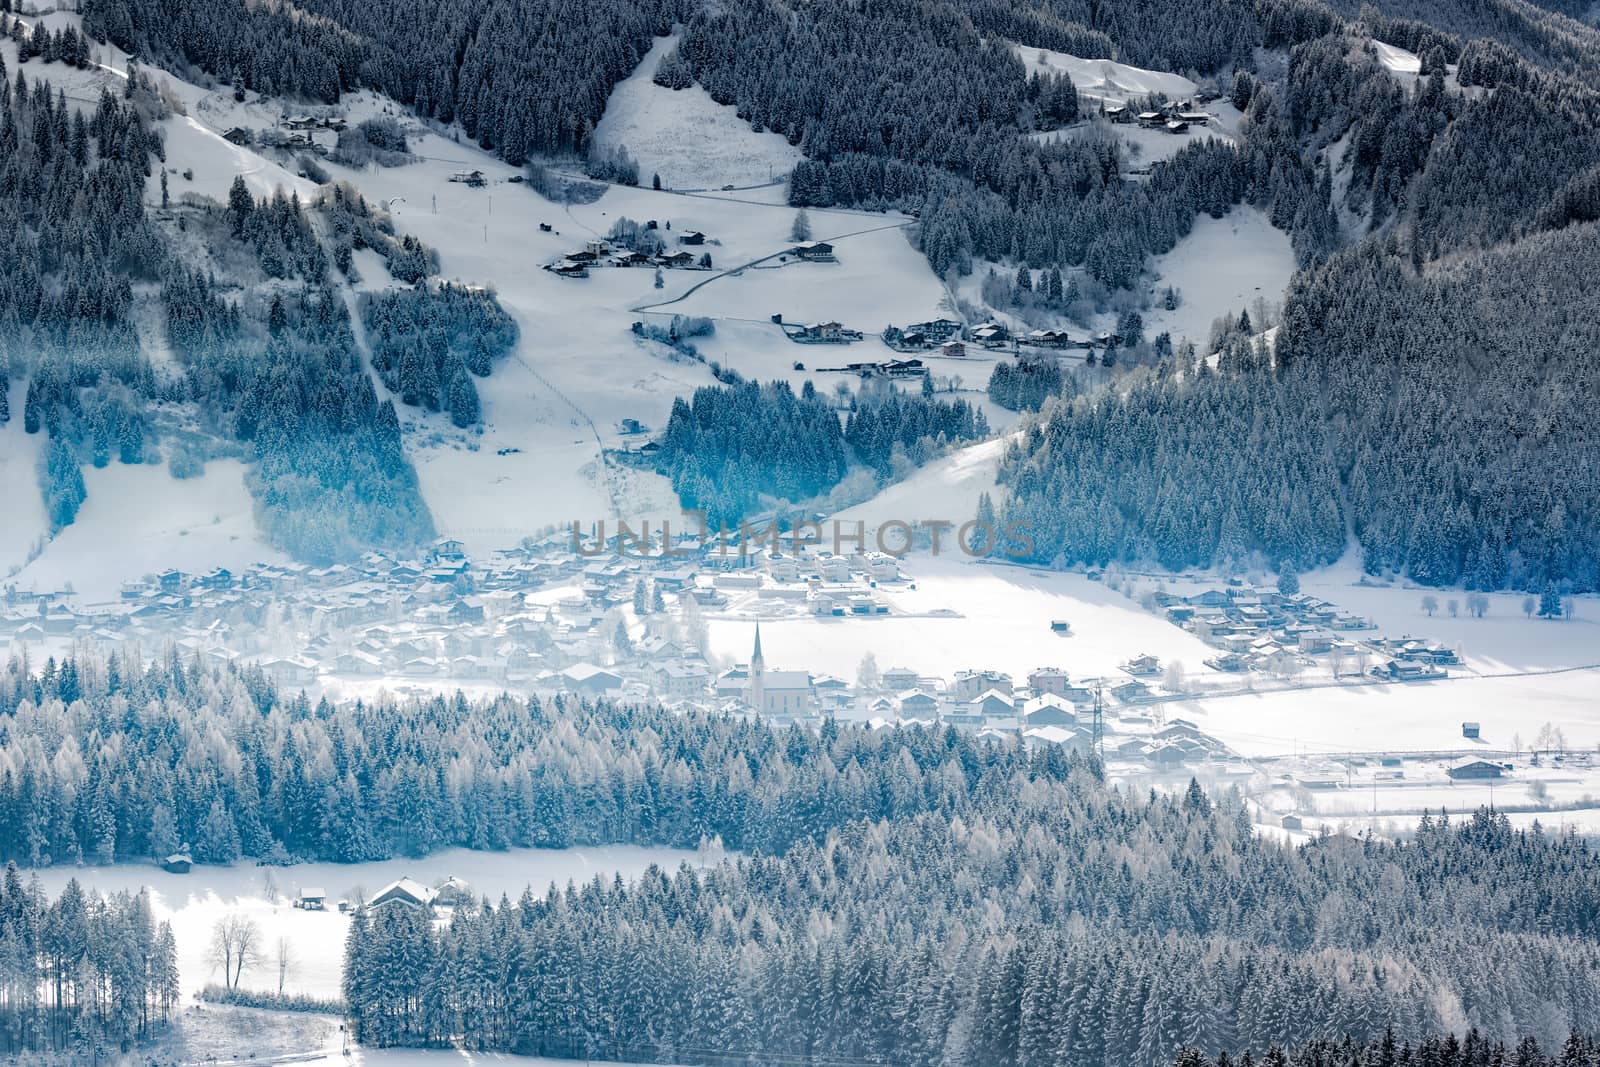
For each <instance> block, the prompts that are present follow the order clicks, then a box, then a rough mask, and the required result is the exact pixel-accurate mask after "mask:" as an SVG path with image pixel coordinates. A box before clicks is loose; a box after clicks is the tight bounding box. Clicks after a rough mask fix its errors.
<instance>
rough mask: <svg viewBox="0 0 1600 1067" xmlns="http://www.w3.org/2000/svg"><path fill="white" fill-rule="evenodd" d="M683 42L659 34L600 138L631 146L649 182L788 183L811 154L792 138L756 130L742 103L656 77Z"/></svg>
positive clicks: (611, 105)
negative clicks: (667, 84)
mask: <svg viewBox="0 0 1600 1067" xmlns="http://www.w3.org/2000/svg"><path fill="white" fill-rule="evenodd" d="M677 44H678V35H677V34H673V35H672V36H670V37H659V38H657V39H656V41H655V43H654V44H653V45H652V46H651V48H650V51H649V53H648V54H646V55H645V57H644V59H643V60H641V61H640V63H639V68H638V69H637V70H636V71H634V73H633V75H632V76H631V77H629V78H627V79H625V80H623V81H622V82H620V83H618V85H617V87H616V88H615V89H613V90H612V91H611V98H610V99H609V100H607V101H606V113H605V117H603V118H602V119H601V120H600V124H599V125H598V126H596V127H595V129H594V143H595V144H596V145H599V146H600V147H602V148H606V149H610V148H616V147H621V148H626V149H627V150H628V153H629V154H630V155H631V156H633V158H634V159H635V160H636V161H637V162H638V164H639V177H640V181H641V182H642V183H643V184H645V185H649V184H650V179H651V176H652V175H659V176H660V177H661V182H662V184H663V185H664V186H666V187H667V188H669V189H720V188H722V186H724V185H733V186H741V187H742V186H753V185H765V184H771V183H777V182H781V181H782V180H783V178H784V176H785V175H787V174H788V173H789V171H790V170H792V169H794V165H795V164H796V163H798V162H800V161H801V160H802V159H804V158H805V157H804V156H803V155H802V154H801V152H800V150H799V149H798V148H796V147H795V146H794V145H791V144H790V143H789V141H788V139H787V138H785V137H782V136H780V135H778V134H776V133H772V132H770V131H769V132H763V133H756V132H755V131H754V130H753V129H751V128H750V124H749V123H747V122H745V121H744V120H743V119H741V118H739V116H738V114H737V111H736V109H735V108H733V107H732V106H731V105H727V104H719V103H717V102H716V101H715V100H713V99H711V94H710V93H708V92H706V91H705V89H703V88H701V87H700V86H699V85H693V86H690V87H689V88H687V89H676V90H674V89H664V88H662V87H661V86H659V85H657V84H655V82H654V81H652V79H653V78H654V77H655V73H656V67H657V66H659V65H660V63H661V60H662V58H663V57H664V56H666V55H667V54H668V53H669V52H671V51H672V49H673V48H675V47H676V46H677Z"/></svg>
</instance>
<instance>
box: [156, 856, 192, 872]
mask: <svg viewBox="0 0 1600 1067" xmlns="http://www.w3.org/2000/svg"><path fill="white" fill-rule="evenodd" d="M193 866H194V859H193V857H191V856H190V855H189V854H188V853H187V852H174V853H173V854H172V855H170V856H168V857H167V858H166V859H164V860H162V861H161V869H162V870H164V871H166V872H167V873H168V874H188V873H189V868H191V867H193Z"/></svg>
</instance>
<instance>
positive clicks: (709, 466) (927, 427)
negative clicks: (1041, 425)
mask: <svg viewBox="0 0 1600 1067" xmlns="http://www.w3.org/2000/svg"><path fill="white" fill-rule="evenodd" d="M988 433H989V426H988V422H987V420H985V418H984V415H983V413H982V412H981V411H979V410H977V409H976V408H975V407H973V406H972V405H971V404H969V403H968V402H967V401H965V400H954V401H947V400H940V399H937V398H935V397H929V396H917V395H911V394H907V393H902V392H900V391H899V390H896V389H894V388H889V387H885V388H883V389H881V390H877V391H865V390H864V391H863V392H862V393H861V394H859V395H857V396H856V397H854V398H852V400H851V401H850V407H849V410H848V411H847V412H846V413H845V414H844V421H843V422H842V423H841V422H840V412H839V411H838V410H837V409H836V408H835V406H834V404H833V403H831V402H830V401H829V400H827V399H825V398H824V397H822V396H821V395H819V394H818V393H817V391H816V387H815V386H814V385H813V384H812V383H811V382H809V381H807V382H806V383H805V385H804V386H802V387H801V390H800V395H799V396H798V397H797V396H795V394H794V390H793V389H791V388H790V387H789V385H788V383H786V382H769V383H767V384H766V385H758V384H757V383H755V382H743V381H740V382H736V383H735V384H732V385H724V386H707V387H705V388H702V389H698V390H696V391H695V394H694V397H693V399H692V400H688V401H686V400H684V399H682V398H681V397H680V398H679V399H678V400H677V401H676V402H674V404H673V407H672V415H671V418H670V419H669V420H668V422H667V430H666V433H665V434H664V435H663V436H662V439H661V452H660V454H659V455H658V456H657V459H656V461H657V464H658V467H659V469H660V470H661V471H662V472H663V473H665V474H667V475H668V476H669V477H671V479H672V486H673V489H674V491H675V492H676V493H677V494H678V499H679V500H680V501H681V502H682V503H683V506H684V507H685V508H690V509H695V510H700V511H704V512H705V513H706V520H707V522H709V523H710V524H711V525H712V526H720V525H728V526H732V525H735V524H737V523H738V522H739V520H740V519H742V518H744V517H745V516H746V515H747V514H749V513H751V512H753V511H755V510H756V509H757V507H758V506H759V505H760V504H761V502H762V501H763V500H768V501H777V502H788V503H801V502H804V501H806V500H809V499H811V498H812V497H815V496H818V495H820V494H822V493H826V492H827V491H828V490H829V489H832V488H833V487H834V486H835V485H837V484H838V483H839V482H840V481H841V480H842V479H843V478H844V477H845V475H846V474H847V473H848V472H849V471H850V470H851V469H852V467H858V468H859V467H864V468H866V469H868V470H870V471H871V472H872V473H873V476H874V477H875V478H878V479H882V480H884V481H887V480H892V479H896V478H901V477H904V476H905V475H906V474H907V473H909V471H910V469H911V468H912V467H915V466H918V465H920V464H922V463H925V462H927V461H928V460H929V459H932V458H934V457H936V456H938V455H940V454H942V453H943V452H944V451H945V449H947V448H948V447H949V446H950V445H952V444H958V443H960V442H963V441H973V440H977V439H979V438H982V437H986V436H988Z"/></svg>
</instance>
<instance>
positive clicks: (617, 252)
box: [544, 219, 711, 278]
mask: <svg viewBox="0 0 1600 1067" xmlns="http://www.w3.org/2000/svg"><path fill="white" fill-rule="evenodd" d="M645 227H646V229H651V230H654V229H657V228H658V227H657V223H656V221H655V220H654V219H651V220H650V221H649V222H647V223H645ZM705 239H706V238H705V234H703V233H700V232H699V231H690V232H689V233H684V234H679V235H678V243H679V244H680V245H693V246H699V245H703V244H705ZM593 267H659V268H661V269H663V270H710V269H711V253H709V252H702V253H700V254H699V255H696V254H695V253H693V252H691V251H689V250H688V249H686V248H681V247H680V248H676V249H668V248H665V247H663V248H662V249H661V251H659V252H655V253H648V252H640V251H636V250H635V249H631V248H614V247H612V245H611V242H609V241H605V240H601V239H596V240H593V241H590V242H588V243H587V244H585V245H584V246H583V247H582V248H581V249H579V250H578V251H576V252H568V253H567V254H566V255H564V256H562V257H561V258H560V259H558V260H555V261H554V262H551V263H546V264H545V265H544V269H545V270H547V271H550V272H551V273H552V274H556V275H559V276H560V277H563V278H587V277H588V276H589V270H590V268H593Z"/></svg>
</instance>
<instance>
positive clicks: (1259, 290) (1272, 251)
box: [1145, 206, 1295, 346]
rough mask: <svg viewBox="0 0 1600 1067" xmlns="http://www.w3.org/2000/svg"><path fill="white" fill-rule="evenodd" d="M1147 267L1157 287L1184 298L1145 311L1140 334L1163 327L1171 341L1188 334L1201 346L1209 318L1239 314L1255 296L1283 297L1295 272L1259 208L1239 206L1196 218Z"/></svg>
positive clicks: (1282, 239)
mask: <svg viewBox="0 0 1600 1067" xmlns="http://www.w3.org/2000/svg"><path fill="white" fill-rule="evenodd" d="M1150 267H1151V272H1152V274H1153V275H1154V277H1155V278H1156V281H1155V283H1154V284H1155V286H1156V288H1157V289H1158V290H1159V289H1161V288H1163V287H1166V286H1172V287H1173V288H1175V289H1177V290H1178V292H1179V294H1180V295H1181V296H1182V298H1183V299H1182V303H1181V304H1180V305H1179V306H1178V308H1177V310H1175V311H1168V310H1166V309H1165V308H1163V307H1161V306H1160V305H1159V304H1158V305H1156V306H1154V307H1151V308H1150V309H1149V310H1148V311H1146V312H1145V335H1146V336H1149V337H1153V336H1155V335H1156V334H1158V333H1160V332H1161V331H1163V330H1165V331H1167V332H1168V333H1170V334H1172V339H1173V340H1174V341H1177V340H1178V339H1180V338H1183V337H1188V338H1189V339H1190V340H1192V341H1194V342H1195V344H1197V345H1200V346H1204V345H1205V343H1206V339H1207V338H1208V337H1209V336H1210V333H1211V320H1212V319H1215V318H1217V317H1219V316H1220V315H1222V313H1223V312H1225V311H1232V312H1234V313H1235V314H1238V313H1239V312H1240V311H1244V310H1247V309H1249V308H1250V307H1251V306H1252V305H1253V304H1254V303H1255V301H1256V300H1257V299H1258V298H1260V299H1263V300H1266V301H1267V302H1268V303H1271V304H1277V303H1279V302H1280V301H1282V299H1283V290H1284V287H1285V286H1287V285H1288V284H1289V279H1290V277H1291V276H1292V275H1293V274H1294V270H1295V264H1294V249H1293V248H1292V247H1291V246H1290V244H1289V235H1288V234H1286V233H1284V232H1283V231H1282V230H1278V229H1274V228H1273V226H1272V224H1271V223H1270V222H1268V221H1267V216H1266V214H1265V213H1263V212H1262V211H1261V210H1260V209H1259V208H1254V207H1247V206H1240V207H1236V208H1234V209H1233V210H1232V211H1230V212H1228V214H1226V215H1224V216H1223V217H1222V218H1220V219H1214V218H1212V217H1211V216H1210V215H1201V216H1200V217H1199V218H1197V219H1195V223H1194V229H1193V230H1192V231H1190V233H1189V236H1188V237H1185V238H1184V239H1183V240H1182V241H1181V242H1179V244H1178V246H1177V247H1176V248H1174V249H1173V250H1172V251H1170V252H1168V253H1166V254H1165V255H1162V256H1157V257H1156V258H1155V259H1154V260H1152V261H1151V263H1150Z"/></svg>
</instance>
